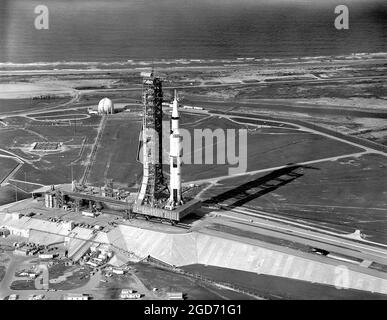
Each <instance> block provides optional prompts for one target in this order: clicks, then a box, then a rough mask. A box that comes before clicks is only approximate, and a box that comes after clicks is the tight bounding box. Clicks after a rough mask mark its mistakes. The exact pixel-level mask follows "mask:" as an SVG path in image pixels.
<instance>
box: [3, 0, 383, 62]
mask: <svg viewBox="0 0 387 320" xmlns="http://www.w3.org/2000/svg"><path fill="white" fill-rule="evenodd" d="M321 3H323V4H321ZM39 4H45V5H47V7H48V9H49V30H36V29H35V27H34V20H35V18H36V16H37V14H35V13H34V9H35V7H36V6H37V5H39ZM338 4H346V5H347V6H348V7H349V13H350V25H349V27H350V28H349V30H340V31H339V30H336V29H335V27H334V20H335V17H336V14H335V13H334V9H335V7H336V5H338ZM380 52H387V1H385V0H382V1H377V0H364V1H363V0H346V1H345V0H341V1H338V0H337V1H336V0H322V1H318V0H44V1H43V0H39V1H35V0H0V63H2V64H4V63H15V64H26V63H37V62H58V61H60V62H120V61H127V60H135V61H143V60H146V61H150V60H156V61H157V60H160V59H234V58H242V57H243V58H246V57H251V58H284V57H285V58H286V57H299V56H332V55H345V54H351V53H380Z"/></svg>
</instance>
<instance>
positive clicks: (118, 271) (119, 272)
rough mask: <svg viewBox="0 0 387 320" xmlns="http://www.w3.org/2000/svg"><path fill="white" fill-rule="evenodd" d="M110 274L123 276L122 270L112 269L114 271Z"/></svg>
mask: <svg viewBox="0 0 387 320" xmlns="http://www.w3.org/2000/svg"><path fill="white" fill-rule="evenodd" d="M112 272H113V273H115V274H119V275H122V274H124V270H122V269H116V268H114V269H113V270H112Z"/></svg>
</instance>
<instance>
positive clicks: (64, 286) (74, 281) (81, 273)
mask: <svg viewBox="0 0 387 320" xmlns="http://www.w3.org/2000/svg"><path fill="white" fill-rule="evenodd" d="M70 271H73V272H74V273H73V274H72V275H71V276H69V277H68V278H66V280H65V281H63V282H59V283H50V289H55V290H72V289H77V288H80V287H83V286H84V285H86V284H87V283H88V282H89V275H90V268H89V267H87V266H85V267H84V269H81V268H79V267H78V266H65V264H64V263H63V262H59V263H57V264H54V265H53V266H51V267H50V268H49V275H50V279H55V278H58V277H59V276H63V275H64V274H65V272H70Z"/></svg>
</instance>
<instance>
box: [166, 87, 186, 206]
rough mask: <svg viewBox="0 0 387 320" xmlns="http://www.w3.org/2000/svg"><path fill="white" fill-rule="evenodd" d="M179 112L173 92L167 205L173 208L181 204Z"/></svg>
mask: <svg viewBox="0 0 387 320" xmlns="http://www.w3.org/2000/svg"><path fill="white" fill-rule="evenodd" d="M179 119H180V117H179V111H178V102H177V96H176V92H175V99H174V101H173V104H172V118H171V135H170V140H169V143H170V154H169V158H170V198H169V205H170V206H172V207H174V206H178V205H181V204H183V199H182V195H181V162H182V146H181V143H182V137H181V134H180V130H179Z"/></svg>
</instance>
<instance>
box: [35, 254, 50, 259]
mask: <svg viewBox="0 0 387 320" xmlns="http://www.w3.org/2000/svg"><path fill="white" fill-rule="evenodd" d="M39 258H40V259H53V258H54V254H52V253H41V254H39Z"/></svg>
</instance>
